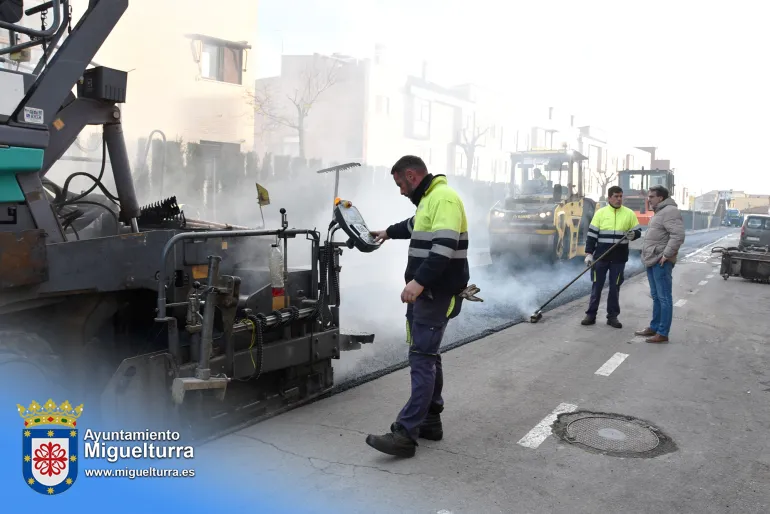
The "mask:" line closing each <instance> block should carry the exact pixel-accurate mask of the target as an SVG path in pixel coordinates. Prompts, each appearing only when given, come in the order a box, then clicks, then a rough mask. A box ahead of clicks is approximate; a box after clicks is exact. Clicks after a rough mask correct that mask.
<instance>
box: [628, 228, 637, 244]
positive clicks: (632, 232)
mask: <svg viewBox="0 0 770 514" xmlns="http://www.w3.org/2000/svg"><path fill="white" fill-rule="evenodd" d="M626 239H628V240H629V241H633V240H634V239H636V233H635V232H634V231H633V230H629V231H628V232H626Z"/></svg>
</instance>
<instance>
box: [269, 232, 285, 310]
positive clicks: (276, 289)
mask: <svg viewBox="0 0 770 514" xmlns="http://www.w3.org/2000/svg"><path fill="white" fill-rule="evenodd" d="M270 285H271V286H272V288H273V309H282V308H283V307H285V305H286V290H285V289H284V283H283V252H282V251H281V247H280V246H278V243H274V244H273V245H272V247H271V248H270Z"/></svg>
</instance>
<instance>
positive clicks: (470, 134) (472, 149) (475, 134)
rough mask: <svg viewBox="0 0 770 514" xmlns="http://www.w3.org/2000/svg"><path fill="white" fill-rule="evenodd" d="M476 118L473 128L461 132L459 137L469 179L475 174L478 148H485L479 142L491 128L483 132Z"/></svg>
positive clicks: (466, 174)
mask: <svg viewBox="0 0 770 514" xmlns="http://www.w3.org/2000/svg"><path fill="white" fill-rule="evenodd" d="M475 118H476V117H475V115H474V122H473V127H472V128H465V129H461V130H460V137H458V141H459V142H458V143H457V145H458V146H459V147H460V148H462V149H463V151H464V152H465V160H466V161H467V164H466V167H465V176H466V177H468V178H473V177H471V175H472V174H473V163H474V161H475V159H476V148H478V147H480V146H484V145H482V144H480V143H479V141H480V140H481V138H482V137H484V134H486V133H487V132H488V131H489V127H486V128H484V129H483V130H482V129H481V128H480V127H477V126H476V120H475Z"/></svg>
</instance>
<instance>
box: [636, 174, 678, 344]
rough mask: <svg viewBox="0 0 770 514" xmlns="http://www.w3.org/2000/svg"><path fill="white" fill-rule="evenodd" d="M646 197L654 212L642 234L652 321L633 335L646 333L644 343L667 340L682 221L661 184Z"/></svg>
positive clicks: (672, 200)
mask: <svg viewBox="0 0 770 514" xmlns="http://www.w3.org/2000/svg"><path fill="white" fill-rule="evenodd" d="M647 199H648V200H649V202H650V208H651V209H652V210H653V212H654V213H655V214H653V216H652V218H650V224H649V225H648V227H647V233H646V234H645V235H644V241H643V243H642V264H644V266H645V267H646V268H647V280H648V282H649V283H650V296H652V321H651V322H650V326H649V327H647V328H645V329H644V330H638V331H637V332H635V334H636V335H638V336H648V337H647V340H646V341H647V342H648V343H667V342H668V333H669V331H670V330H671V322H672V320H673V317H674V305H673V298H672V289H673V288H672V280H673V278H672V275H673V271H674V265H675V264H676V259H677V255H678V254H679V248H681V246H682V244H684V235H685V228H684V220H683V219H682V213H681V212H679V207H678V206H677V205H676V202H675V201H674V199H673V198H671V197H670V196H669V192H668V189H666V188H665V187H663V186H652V187H651V188H650V191H649V193H648V195H647Z"/></svg>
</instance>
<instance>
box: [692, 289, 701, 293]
mask: <svg viewBox="0 0 770 514" xmlns="http://www.w3.org/2000/svg"><path fill="white" fill-rule="evenodd" d="M698 291H700V289H696V290H695V291H690V294H696V293H697V292H698Z"/></svg>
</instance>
